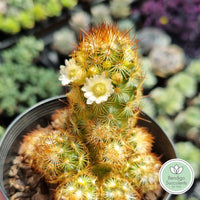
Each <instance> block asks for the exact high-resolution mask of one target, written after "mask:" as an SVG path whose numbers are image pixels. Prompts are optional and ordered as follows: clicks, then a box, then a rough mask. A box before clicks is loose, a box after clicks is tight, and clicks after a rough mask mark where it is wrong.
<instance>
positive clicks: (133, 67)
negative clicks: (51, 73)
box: [22, 24, 161, 200]
mask: <svg viewBox="0 0 200 200" xmlns="http://www.w3.org/2000/svg"><path fill="white" fill-rule="evenodd" d="M60 73H61V74H60V77H59V80H60V81H61V82H62V85H64V86H67V85H68V84H70V87H71V89H70V91H69V92H68V93H67V94H66V96H67V100H68V106H66V107H64V108H62V109H60V110H57V111H56V112H55V113H54V114H53V115H52V120H51V124H50V125H49V126H48V127H46V128H40V127H39V128H37V129H36V130H34V131H32V132H31V133H29V134H27V135H26V136H25V137H24V141H23V145H22V146H23V147H24V148H23V149H24V151H23V152H22V154H23V156H24V157H25V159H26V160H27V163H28V164H29V165H31V166H32V167H33V168H34V169H35V170H36V171H38V172H39V173H41V174H43V176H44V177H45V179H46V181H47V182H53V183H57V185H58V186H57V189H56V192H55V199H58V200H61V199H82V200H89V199H92V200H93V199H94V200H95V199H105V200H106V199H112V200H115V199H124V200H125V199H127V200H128V199H135V200H136V199H141V198H142V197H143V196H144V195H145V194H146V193H148V192H149V191H153V190H156V189H157V188H158V187H159V183H158V170H159V168H160V166H161V162H160V159H159V157H158V156H157V155H155V154H154V153H152V151H151V150H152V146H153V142H154V138H153V136H152V135H151V134H150V133H149V131H148V129H145V128H142V127H138V126H136V122H137V119H138V117H139V116H138V114H139V112H140V101H141V98H142V83H143V81H144V75H143V71H142V68H141V64H140V60H139V56H138V54H137V40H135V39H133V40H131V38H130V36H129V33H128V32H123V31H120V30H119V29H118V27H117V25H108V24H101V25H99V26H98V27H97V28H91V30H90V31H89V32H88V33H87V34H86V35H85V37H84V38H83V40H82V41H81V42H80V43H79V46H78V47H77V48H76V49H75V50H74V52H73V53H72V58H70V59H69V60H65V65H61V66H60Z"/></svg>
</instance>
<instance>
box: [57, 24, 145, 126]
mask: <svg viewBox="0 0 200 200" xmlns="http://www.w3.org/2000/svg"><path fill="white" fill-rule="evenodd" d="M75 69H76V70H75ZM60 72H61V75H60V77H59V79H60V80H61V82H62V84H63V85H67V84H69V83H71V85H72V88H73V87H76V88H79V89H80V92H81V93H82V94H83V96H84V98H85V99H86V101H85V102H86V107H87V110H89V112H92V113H93V117H98V116H99V114H101V112H102V111H105V110H108V109H109V108H110V106H113V107H114V109H116V110H117V113H118V114H119V115H120V113H121V112H123V110H124V112H123V116H122V117H123V118H126V120H124V122H125V121H127V119H128V118H129V117H136V115H137V114H138V110H137V109H134V108H138V107H139V102H140V101H139V100H140V98H141V96H142V87H141V85H142V83H143V79H144V76H143V74H142V71H141V64H140V60H139V56H138V54H137V40H136V39H135V38H133V39H131V38H130V36H129V32H122V31H120V30H119V29H118V27H117V25H108V24H101V25H99V26H98V27H97V28H92V29H91V30H90V31H89V32H88V33H86V34H85V36H84V37H83V40H82V41H81V42H80V43H79V46H78V47H77V48H76V50H75V51H74V52H73V54H72V58H71V59H70V60H69V61H68V60H66V61H65V66H64V65H62V66H61V70H60ZM67 96H68V97H69V98H72V99H76V96H77V95H76V94H74V93H73V94H72V93H71V94H70V93H69V94H67ZM69 101H70V100H69ZM72 102H73V100H72ZM104 103H105V104H104ZM101 106H102V107H103V108H102V109H99V107H101ZM96 107H98V109H96ZM119 117H120V116H118V118H119ZM119 121H120V120H119ZM119 124H120V123H119Z"/></svg>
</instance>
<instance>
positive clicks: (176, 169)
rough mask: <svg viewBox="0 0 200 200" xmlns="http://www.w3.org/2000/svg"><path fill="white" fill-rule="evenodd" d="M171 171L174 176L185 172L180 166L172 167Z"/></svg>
mask: <svg viewBox="0 0 200 200" xmlns="http://www.w3.org/2000/svg"><path fill="white" fill-rule="evenodd" d="M170 171H171V172H172V173H173V174H180V173H181V172H182V171H183V167H179V166H178V165H175V166H174V167H170Z"/></svg>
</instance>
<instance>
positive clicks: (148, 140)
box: [125, 127, 154, 154]
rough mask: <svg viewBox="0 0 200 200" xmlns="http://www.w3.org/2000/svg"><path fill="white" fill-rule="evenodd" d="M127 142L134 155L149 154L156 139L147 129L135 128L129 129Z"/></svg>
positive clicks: (126, 137)
mask: <svg viewBox="0 0 200 200" xmlns="http://www.w3.org/2000/svg"><path fill="white" fill-rule="evenodd" d="M125 142H126V144H127V145H128V146H129V147H130V148H131V149H132V150H133V153H134V154H135V153H136V154H147V153H150V152H151V149H152V146H153V142H154V138H153V136H152V135H151V134H150V133H149V132H148V131H147V130H146V129H145V128H141V127H135V128H132V129H127V131H126V135H125Z"/></svg>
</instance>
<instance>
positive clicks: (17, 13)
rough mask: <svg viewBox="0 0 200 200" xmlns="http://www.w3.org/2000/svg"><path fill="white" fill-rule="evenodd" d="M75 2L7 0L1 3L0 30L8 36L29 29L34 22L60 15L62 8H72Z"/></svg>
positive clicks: (67, 0)
mask: <svg viewBox="0 0 200 200" xmlns="http://www.w3.org/2000/svg"><path fill="white" fill-rule="evenodd" d="M77 3H78V1H77V0H48V1H45V0H35V1H33V0H26V1H22V0H17V1H16V0H8V1H5V2H4V1H1V3H0V6H1V8H2V12H1V11H0V12H1V15H0V18H1V19H0V30H1V31H4V32H6V33H10V34H16V33H18V32H19V31H20V30H21V28H25V29H31V28H33V27H34V26H35V22H36V21H42V20H45V19H47V18H48V17H55V16H59V15H60V14H61V11H62V9H63V7H67V8H69V9H71V8H73V7H74V6H75V5H76V4H77Z"/></svg>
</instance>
